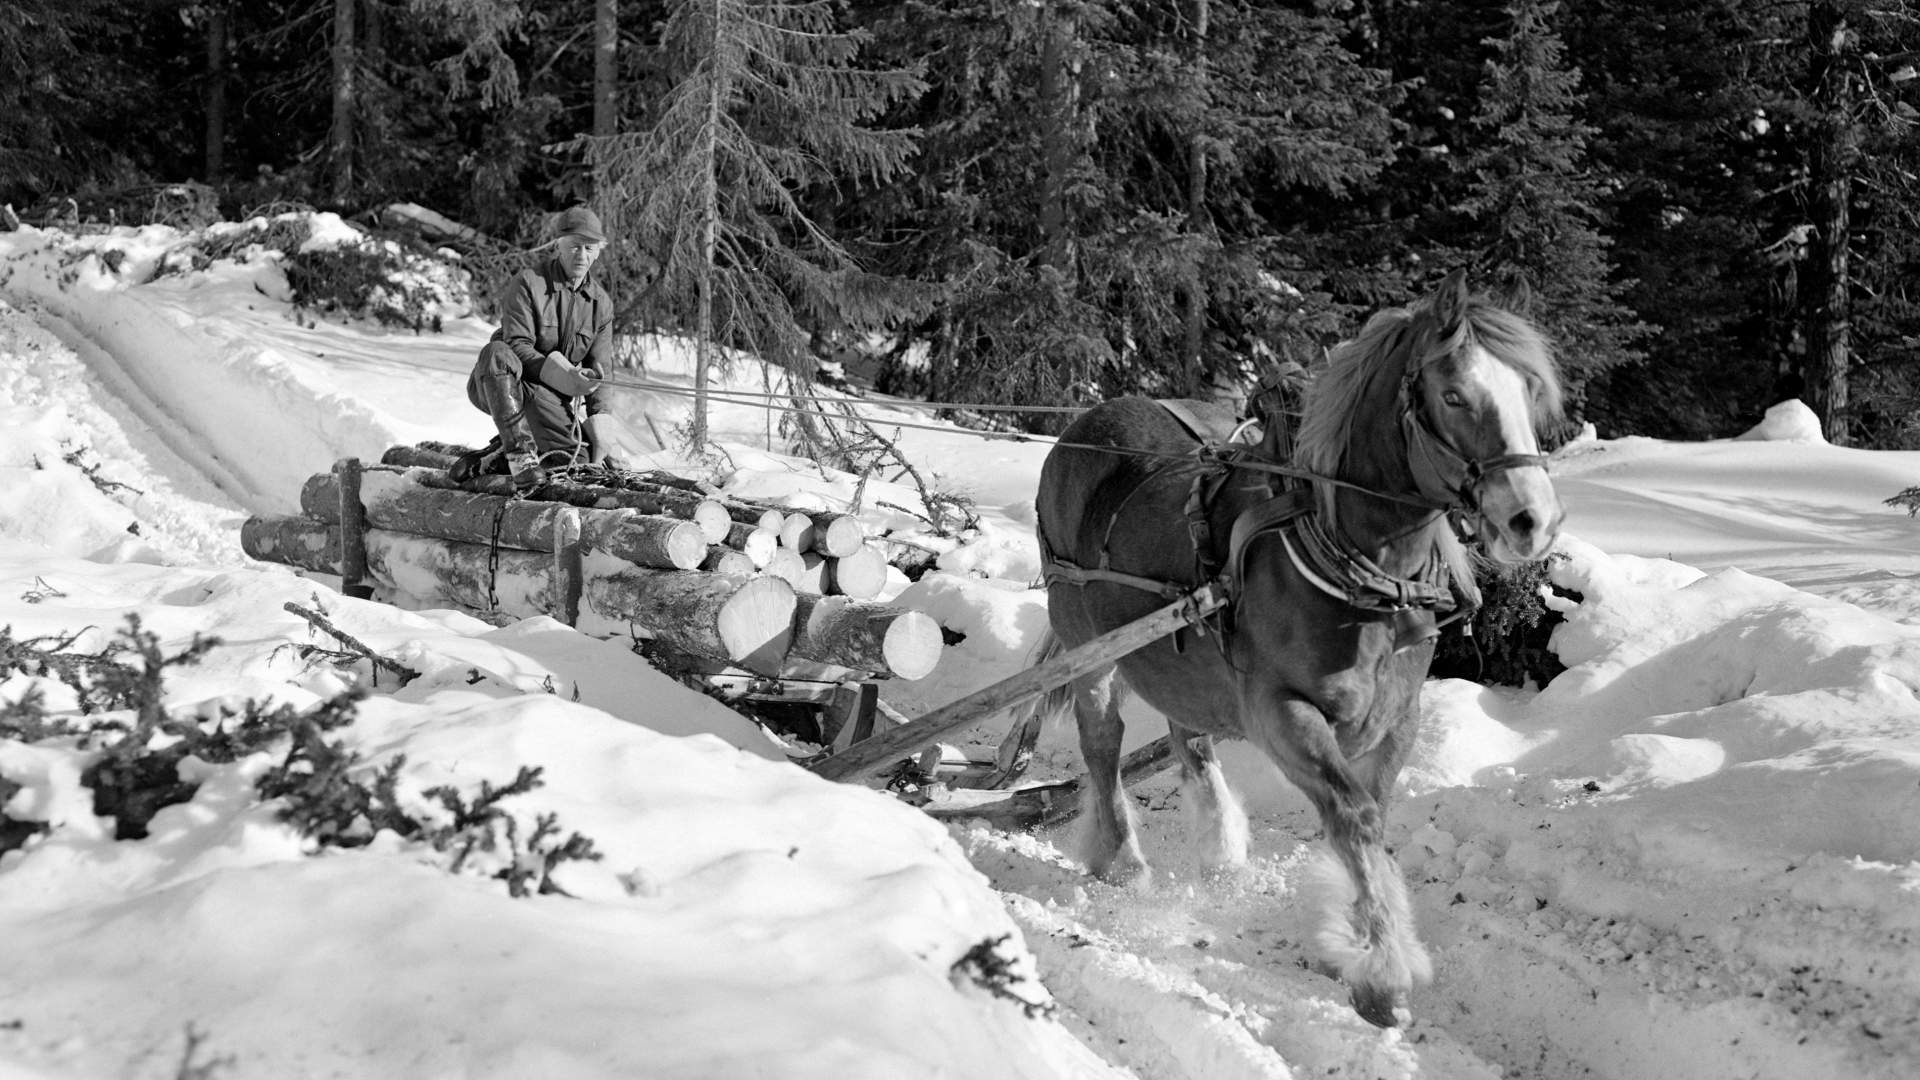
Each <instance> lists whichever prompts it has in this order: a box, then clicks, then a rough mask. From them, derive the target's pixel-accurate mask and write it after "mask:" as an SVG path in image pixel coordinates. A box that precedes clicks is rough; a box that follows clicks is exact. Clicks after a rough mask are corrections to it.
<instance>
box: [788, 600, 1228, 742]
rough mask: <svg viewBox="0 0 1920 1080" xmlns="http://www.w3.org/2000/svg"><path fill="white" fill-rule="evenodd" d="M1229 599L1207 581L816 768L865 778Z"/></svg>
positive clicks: (1106, 661) (1160, 635)
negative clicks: (1144, 612) (1121, 623)
mask: <svg viewBox="0 0 1920 1080" xmlns="http://www.w3.org/2000/svg"><path fill="white" fill-rule="evenodd" d="M1223 602H1224V601H1223V600H1222V599H1221V597H1220V595H1219V593H1218V591H1217V590H1216V589H1215V588H1214V587H1213V586H1212V585H1211V584H1208V585H1203V586H1201V587H1200V588H1198V589H1195V590H1194V591H1193V592H1191V593H1188V594H1187V595H1186V596H1184V597H1181V598H1180V599H1179V600H1176V601H1174V602H1173V603H1171V604H1168V605H1167V606H1165V607H1163V608H1161V609H1159V610H1158V611H1155V612H1153V613H1152V614H1149V615H1146V616H1144V617H1142V618H1139V619H1135V620H1134V621H1133V622H1130V623H1127V624H1126V625H1125V626H1121V627H1117V628H1116V629H1113V630H1109V631H1107V632H1106V633H1104V634H1101V635H1100V636H1099V637H1096V638H1093V639H1091V640H1089V641H1086V642H1083V643H1081V644H1079V645H1077V646H1075V647H1073V648H1071V649H1068V650H1067V651H1066V652H1063V653H1061V654H1060V655H1058V656H1055V657H1053V658H1051V659H1049V660H1047V661H1045V662H1043V663H1041V664H1039V665H1037V666H1035V667H1032V668H1029V669H1028V670H1026V671H1023V672H1021V673H1020V674H1018V675H1015V676H1013V677H1012V678H1010V679H1003V680H1001V681H1000V682H997V683H994V684H993V685H992V686H988V687H985V688H984V689H981V690H978V691H976V692H974V693H971V694H968V695H967V696H966V697H963V698H961V699H960V700H958V701H955V702H952V703H950V704H947V705H943V706H941V707H940V708H938V709H935V710H934V711H932V712H930V713H928V714H927V715H925V716H923V717H921V718H920V719H918V720H915V721H914V722H913V723H911V724H907V725H905V726H902V727H898V728H895V729H894V730H892V731H889V732H887V733H886V734H884V735H879V736H875V737H874V738H871V739H868V740H866V741H865V742H861V743H856V744H854V745H853V746H851V747H848V748H847V749H846V750H844V751H842V752H840V753H837V754H834V755H833V756H831V757H827V758H822V759H821V760H820V761H819V762H818V763H816V764H815V765H814V766H813V771H814V772H816V773H819V774H820V775H821V776H824V777H826V778H828V779H829V780H850V779H854V778H856V777H864V776H866V775H867V774H869V773H872V772H873V771H874V770H876V769H879V768H883V767H885V766H887V765H889V764H891V763H893V762H894V761H897V760H899V759H900V758H901V757H907V756H911V755H912V754H913V753H914V752H915V751H917V750H919V749H920V748H921V747H923V746H926V745H927V744H929V743H931V742H934V741H935V740H937V739H939V738H940V737H941V736H942V735H945V734H946V733H948V732H949V731H954V730H957V729H959V728H963V727H966V726H968V725H970V724H977V723H979V722H980V721H982V720H985V719H987V718H988V717H990V716H992V715H994V714H995V713H998V712H1000V711H1001V710H1003V709H1010V708H1013V707H1014V706H1016V705H1020V704H1023V703H1025V702H1028V701H1031V700H1033V699H1034V698H1036V697H1039V696H1040V695H1041V694H1044V693H1046V692H1047V691H1048V690H1051V689H1052V688H1054V687H1056V686H1059V685H1061V684H1062V683H1066V682H1068V681H1070V680H1072V679H1076V678H1078V677H1080V676H1081V675H1085V674H1086V673H1087V672H1089V671H1093V670H1096V669H1098V668H1101V667H1104V666H1106V665H1108V664H1111V663H1113V662H1114V661H1115V660H1118V659H1120V658H1121V657H1123V656H1125V655H1127V654H1128V653H1130V652H1133V651H1134V650H1136V649H1140V648H1144V647H1145V646H1147V645H1149V644H1152V643H1153V642H1155V641H1158V640H1160V639H1161V638H1163V637H1166V636H1167V635H1168V634H1171V633H1173V632H1174V631H1175V630H1178V629H1180V628H1181V627H1183V626H1189V625H1191V624H1192V623H1193V622H1194V621H1196V620H1198V619H1200V618H1201V617H1203V616H1205V615H1207V614H1209V613H1211V612H1212V611H1214V610H1215V609H1217V608H1219V607H1220V605H1221V604H1222V603H1223Z"/></svg>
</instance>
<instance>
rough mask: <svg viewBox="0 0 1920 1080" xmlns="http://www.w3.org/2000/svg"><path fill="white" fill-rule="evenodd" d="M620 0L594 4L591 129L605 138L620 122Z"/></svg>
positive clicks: (595, 1) (603, 0) (616, 128)
mask: <svg viewBox="0 0 1920 1080" xmlns="http://www.w3.org/2000/svg"><path fill="white" fill-rule="evenodd" d="M619 74H620V0H594V4H593V133H594V134H595V135H597V136H600V137H602V138H605V137H607V136H610V135H612V134H614V132H615V131H617V130H618V129H619V126H620V123H619V119H620V114H619V109H620V83H619Z"/></svg>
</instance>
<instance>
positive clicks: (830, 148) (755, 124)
mask: <svg viewBox="0 0 1920 1080" xmlns="http://www.w3.org/2000/svg"><path fill="white" fill-rule="evenodd" d="M863 37H864V35H862V34H859V33H857V32H847V31H842V30H840V29H838V28H837V26H836V24H835V21H834V5H833V4H831V3H829V2H826V0H792V2H786V0H680V2H678V3H675V4H673V5H672V6H671V7H670V9H669V14H668V17H667V22H666V25H665V28H664V31H663V37H662V48H661V55H660V59H661V62H663V63H664V64H665V65H666V66H667V70H668V72H669V75H670V77H671V79H672V89H671V90H669V91H668V93H667V95H666V98H665V100H664V101H663V102H662V103H661V105H660V108H659V114H658V117H657V119H656V120H655V121H654V123H653V124H652V125H651V126H650V127H648V128H647V129H645V130H643V131H638V132H633V133H621V134H616V135H613V136H604V137H593V138H588V139H585V140H581V141H580V143H579V144H578V145H583V146H584V147H585V149H586V151H587V154H588V157H589V159H590V161H591V163H592V165H593V168H594V170H595V174H596V175H597V176H600V177H602V178H603V180H604V183H605V184H606V189H605V192H604V194H603V196H602V199H603V201H604V203H605V204H606V205H607V206H608V207H609V208H610V209H611V210H612V211H613V213H612V214H611V215H610V220H615V221H618V222H619V224H618V226H617V228H618V229H619V230H621V231H622V232H623V233H624V234H625V235H626V236H627V237H629V238H630V239H631V240H632V241H634V242H635V243H638V244H639V245H641V246H642V247H644V248H647V249H650V250H652V251H653V252H655V253H657V255H658V257H659V261H660V264H661V277H660V279H659V280H658V281H657V282H656V283H655V284H654V286H653V287H652V288H650V289H649V290H647V291H646V292H645V293H643V294H641V297H640V298H639V303H640V304H641V306H642V307H641V310H640V311H638V312H636V313H635V314H637V315H638V316H639V317H640V318H642V319H643V320H644V321H647V322H650V323H653V324H655V325H665V326H678V327H683V328H685V329H686V330H687V331H688V332H690V333H692V334H693V335H694V337H695V342H696V347H697V361H696V366H695V373H694V387H695V402H694V413H693V421H692V426H691V429H690V431H689V432H688V439H689V442H691V443H692V444H693V445H694V446H696V447H700V446H704V445H705V443H706V441H707V389H708V385H709V379H710V375H711V372H712V370H713V369H714V368H716V367H720V368H721V370H724V365H725V364H726V360H727V357H728V354H729V351H730V350H741V351H744V352H747V353H750V354H753V355H756V356H759V357H761V358H763V359H765V360H769V361H772V362H775V363H778V364H780V365H783V366H784V367H785V368H786V370H787V372H788V373H789V374H790V375H791V376H792V379H793V385H796V386H801V385H806V384H808V383H809V381H810V379H811V376H812V369H813V360H812V357H811V355H810V352H809V346H810V335H811V334H812V333H814V332H822V331H840V330H864V329H868V328H874V327H882V326H886V325H887V324H889V323H890V322H892V321H894V320H896V319H898V318H900V317H902V316H904V315H905V314H907V313H908V312H910V311H911V310H912V308H913V305H914V302H915V290H914V289H913V288H912V287H911V286H910V285H909V284H908V283H905V282H903V281H899V280H895V279H889V278H885V277H881V276H878V275H874V274H871V273H868V272H867V271H866V270H864V269H863V268H862V267H861V266H860V265H859V264H858V263H857V262H856V260H855V259H854V258H853V257H852V256H851V255H850V254H849V253H848V251H847V249H846V247H845V246H844V245H843V244H842V243H841V242H840V241H839V240H838V239H836V238H835V237H834V236H833V235H831V234H830V233H829V231H828V229H827V228H826V227H825V226H824V225H823V224H822V223H821V222H819V221H817V220H816V219H815V217H814V216H813V215H811V214H810V213H809V212H808V209H807V206H806V204H805V203H804V202H803V201H802V197H801V196H802V195H803V194H804V193H806V192H807V191H809V190H810V189H814V188H816V187H819V186H826V185H835V184H840V185H847V186H849V187H855V186H858V185H861V184H866V183H872V182H877V181H881V180H885V179H886V178H888V177H890V176H891V175H893V174H894V173H895V172H897V171H899V170H900V169H902V168H903V167H904V166H905V164H906V162H907V160H908V158H909V156H910V155H911V153H912V152H913V147H914V133H913V132H911V131H904V130H879V129H876V128H874V127H872V126H869V125H870V123H871V121H872V120H873V118H874V117H876V116H877V115H879V114H880V113H881V112H882V111H884V110H885V109H886V108H887V107H888V106H889V105H890V104H892V103H893V102H895V101H896V100H898V99H900V98H902V97H904V96H906V95H909V94H913V93H917V92H919V91H920V90H921V89H922V86H923V84H922V83H921V81H920V79H919V77H918V76H917V75H915V74H914V73H912V72H911V71H908V70H904V69H898V68H895V69H887V70H874V69H867V68H862V67H861V66H859V64H858V59H859V52H860V47H861V43H862V40H863ZM796 406H797V407H799V408H802V409H804V406H803V405H800V403H798V402H796ZM794 415H795V416H796V417H800V418H801V419H802V428H801V430H802V431H803V432H804V431H806V430H807V429H806V427H805V424H804V419H805V417H806V415H807V414H806V413H805V412H804V411H800V412H796V413H795V414H794Z"/></svg>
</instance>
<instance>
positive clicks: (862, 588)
mask: <svg viewBox="0 0 1920 1080" xmlns="http://www.w3.org/2000/svg"><path fill="white" fill-rule="evenodd" d="M832 578H833V580H832V591H833V592H834V594H836V595H839V596H851V597H853V598H854V599H855V600H871V599H873V598H874V597H876V596H879V595H880V592H881V590H883V589H885V588H886V587H887V557H886V555H885V554H883V553H882V552H881V550H880V549H879V548H878V547H875V546H874V545H872V544H866V545H864V546H862V547H861V548H860V550H858V551H856V552H854V553H853V554H851V555H842V556H840V557H839V558H837V559H835V560H833V570H832Z"/></svg>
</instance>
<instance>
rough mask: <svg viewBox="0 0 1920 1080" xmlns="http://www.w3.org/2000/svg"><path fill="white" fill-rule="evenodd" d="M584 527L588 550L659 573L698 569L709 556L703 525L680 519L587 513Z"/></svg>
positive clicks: (634, 512) (632, 513)
mask: <svg viewBox="0 0 1920 1080" xmlns="http://www.w3.org/2000/svg"><path fill="white" fill-rule="evenodd" d="M580 513H581V515H582V520H581V527H582V530H583V533H584V536H585V540H586V543H587V546H588V547H591V548H593V549H595V550H597V551H604V552H606V553H607V554H609V555H615V556H618V557H620V558H622V559H625V560H626V561H628V562H630V563H633V564H634V565H635V566H646V567H652V568H654V569H657V570H694V569H698V568H699V566H700V564H701V563H702V562H703V561H704V560H705V559H706V557H707V537H706V534H705V533H703V532H701V531H700V526H699V525H697V524H695V523H694V522H691V521H682V520H681V519H679V518H672V517H661V516H659V515H657V514H642V513H640V512H639V511H637V510H583V511H580Z"/></svg>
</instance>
